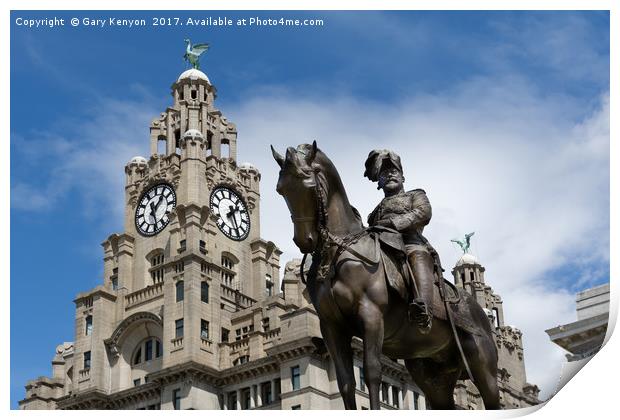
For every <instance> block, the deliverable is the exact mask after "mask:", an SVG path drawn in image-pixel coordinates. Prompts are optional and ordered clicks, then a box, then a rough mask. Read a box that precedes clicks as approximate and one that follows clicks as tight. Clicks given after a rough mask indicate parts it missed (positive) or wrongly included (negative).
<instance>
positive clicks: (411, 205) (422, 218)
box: [364, 150, 441, 334]
mask: <svg viewBox="0 0 620 420" xmlns="http://www.w3.org/2000/svg"><path fill="white" fill-rule="evenodd" d="M365 166H366V171H365V172H364V176H366V177H368V179H370V180H371V181H374V182H377V183H378V186H377V189H383V192H384V194H385V198H384V199H383V200H381V202H380V203H379V205H378V206H377V207H376V208H375V209H374V210H373V211H372V213H370V215H369V216H368V225H370V226H383V227H387V228H392V229H395V230H396V231H398V232H399V233H400V234H401V235H402V239H403V242H404V244H405V252H406V254H407V260H408V261H407V262H408V263H409V267H410V268H411V270H412V274H413V277H414V279H413V280H414V281H415V284H411V287H410V289H411V291H412V293H410V295H411V296H410V298H412V300H411V303H410V304H409V317H410V318H411V319H413V320H415V322H416V323H417V324H418V327H419V329H420V333H421V334H428V333H429V332H430V330H431V326H432V321H433V315H432V309H431V308H432V302H433V297H434V289H435V285H434V283H435V272H436V271H437V272H440V271H441V270H439V269H440V268H441V265H440V263H439V258H438V257H436V258H433V257H434V256H436V255H437V252H435V249H434V248H433V247H432V246H431V245H430V243H429V242H428V240H426V238H425V237H424V236H423V235H422V232H423V231H424V226H426V225H427V224H428V222H430V220H431V204H430V202H429V201H428V197H426V192H424V190H420V189H417V190H413V191H409V192H405V189H404V187H403V183H404V182H405V177H404V175H403V168H402V165H401V163H400V156H398V155H397V154H396V153H394V152H392V151H390V150H373V151H372V152H370V154H369V155H368V159H366V163H365ZM413 290H417V293H413ZM414 296H415V297H414Z"/></svg>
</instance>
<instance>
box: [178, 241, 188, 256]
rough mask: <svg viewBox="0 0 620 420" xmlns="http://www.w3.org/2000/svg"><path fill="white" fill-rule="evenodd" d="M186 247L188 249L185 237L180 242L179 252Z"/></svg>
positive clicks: (183, 250)
mask: <svg viewBox="0 0 620 420" xmlns="http://www.w3.org/2000/svg"><path fill="white" fill-rule="evenodd" d="M186 249H187V246H186V242H185V239H183V240H182V241H181V242H179V253H181V252H185V250H186Z"/></svg>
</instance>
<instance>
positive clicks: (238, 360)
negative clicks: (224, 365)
mask: <svg viewBox="0 0 620 420" xmlns="http://www.w3.org/2000/svg"><path fill="white" fill-rule="evenodd" d="M249 361H250V356H247V355H246V356H239V357H238V358H236V359H235V360H234V361H233V366H238V365H242V364H244V363H247V362H249Z"/></svg>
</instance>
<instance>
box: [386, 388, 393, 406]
mask: <svg viewBox="0 0 620 420" xmlns="http://www.w3.org/2000/svg"><path fill="white" fill-rule="evenodd" d="M393 389H394V388H393V386H392V385H391V384H388V389H387V392H388V395H387V400H388V404H389V405H394V401H393V394H394V392H393Z"/></svg>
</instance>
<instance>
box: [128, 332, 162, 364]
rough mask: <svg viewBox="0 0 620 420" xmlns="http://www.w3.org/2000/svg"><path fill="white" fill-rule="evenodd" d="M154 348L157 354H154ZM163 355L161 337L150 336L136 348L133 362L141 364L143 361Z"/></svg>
mask: <svg viewBox="0 0 620 420" xmlns="http://www.w3.org/2000/svg"><path fill="white" fill-rule="evenodd" d="M153 349H154V350H155V352H154V353H155V354H153ZM161 355H162V347H161V341H159V339H157V338H155V337H149V338H147V339H146V340H144V341H143V342H142V343H140V345H139V346H138V347H137V348H136V350H135V353H134V355H133V359H132V363H133V364H134V365H139V364H140V363H143V362H148V361H150V360H153V359H159V358H160V357H161ZM153 356H154V357H153Z"/></svg>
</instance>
